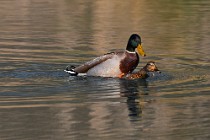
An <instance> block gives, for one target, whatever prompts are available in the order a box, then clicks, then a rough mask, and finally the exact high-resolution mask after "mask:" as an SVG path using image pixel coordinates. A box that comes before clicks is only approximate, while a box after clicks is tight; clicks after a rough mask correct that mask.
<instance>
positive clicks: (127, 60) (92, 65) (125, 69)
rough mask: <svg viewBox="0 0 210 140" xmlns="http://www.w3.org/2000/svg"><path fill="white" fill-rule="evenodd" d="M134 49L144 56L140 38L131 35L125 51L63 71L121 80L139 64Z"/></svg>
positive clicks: (109, 54)
mask: <svg viewBox="0 0 210 140" xmlns="http://www.w3.org/2000/svg"><path fill="white" fill-rule="evenodd" d="M136 48H137V51H138V53H139V54H140V55H141V56H146V54H145V53H144V50H143V48H142V45H141V37H140V36H139V35H137V34H132V35H131V36H130V38H129V40H128V44H127V47H126V50H125V51H118V52H111V53H107V54H105V55H103V56H100V57H97V58H95V59H93V60H91V61H88V62H86V63H84V64H83V65H80V66H78V67H72V66H71V67H67V68H66V70H64V71H65V72H67V73H69V74H70V75H77V74H78V73H87V75H90V76H102V77H119V78H122V77H123V76H124V75H127V74H128V73H131V72H132V71H133V70H134V69H135V68H136V67H137V65H138V63H139V56H138V54H137V53H136V51H135V49H136Z"/></svg>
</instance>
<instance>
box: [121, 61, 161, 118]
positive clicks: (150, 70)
mask: <svg viewBox="0 0 210 140" xmlns="http://www.w3.org/2000/svg"><path fill="white" fill-rule="evenodd" d="M155 73H161V72H160V71H159V70H158V68H157V66H156V65H155V62H154V61H149V62H148V63H147V64H146V65H145V66H144V67H143V68H142V69H141V70H139V71H138V72H135V73H131V74H128V75H126V76H125V77H124V78H125V79H122V80H121V83H120V86H121V88H120V89H121V97H127V105H128V110H129V116H130V117H131V119H132V120H135V119H134V118H135V117H139V116H141V114H142V107H143V104H142V102H141V101H140V98H141V97H143V96H144V95H148V92H147V86H148V82H147V81H146V78H148V77H152V76H154V75H155ZM127 79H129V80H127ZM131 79H132V80H131ZM137 100H138V101H137ZM143 102H144V101H143Z"/></svg>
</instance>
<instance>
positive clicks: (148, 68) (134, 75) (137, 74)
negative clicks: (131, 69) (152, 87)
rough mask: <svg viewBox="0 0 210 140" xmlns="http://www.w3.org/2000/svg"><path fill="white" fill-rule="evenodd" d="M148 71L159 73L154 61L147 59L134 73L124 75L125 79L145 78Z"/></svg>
mask: <svg viewBox="0 0 210 140" xmlns="http://www.w3.org/2000/svg"><path fill="white" fill-rule="evenodd" d="M149 72H159V73H161V72H160V71H159V70H158V68H157V66H156V65H155V62H154V61H149V62H148V63H147V64H146V65H145V66H144V67H143V68H142V69H141V70H139V71H138V72H135V73H130V74H127V75H125V76H124V78H126V79H138V78H142V79H145V78H147V77H148V73H149Z"/></svg>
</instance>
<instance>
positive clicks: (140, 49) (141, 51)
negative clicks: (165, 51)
mask: <svg viewBox="0 0 210 140" xmlns="http://www.w3.org/2000/svg"><path fill="white" fill-rule="evenodd" d="M137 51H138V53H139V54H140V55H141V56H146V53H145V52H144V50H143V48H142V45H141V44H139V45H138V46H137Z"/></svg>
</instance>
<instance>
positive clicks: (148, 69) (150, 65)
mask: <svg viewBox="0 0 210 140" xmlns="http://www.w3.org/2000/svg"><path fill="white" fill-rule="evenodd" d="M143 69H144V70H145V71H146V72H159V73H161V72H160V71H159V70H158V68H157V66H156V65H155V62H154V61H149V62H148V63H147V64H146V66H144V68H143Z"/></svg>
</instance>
